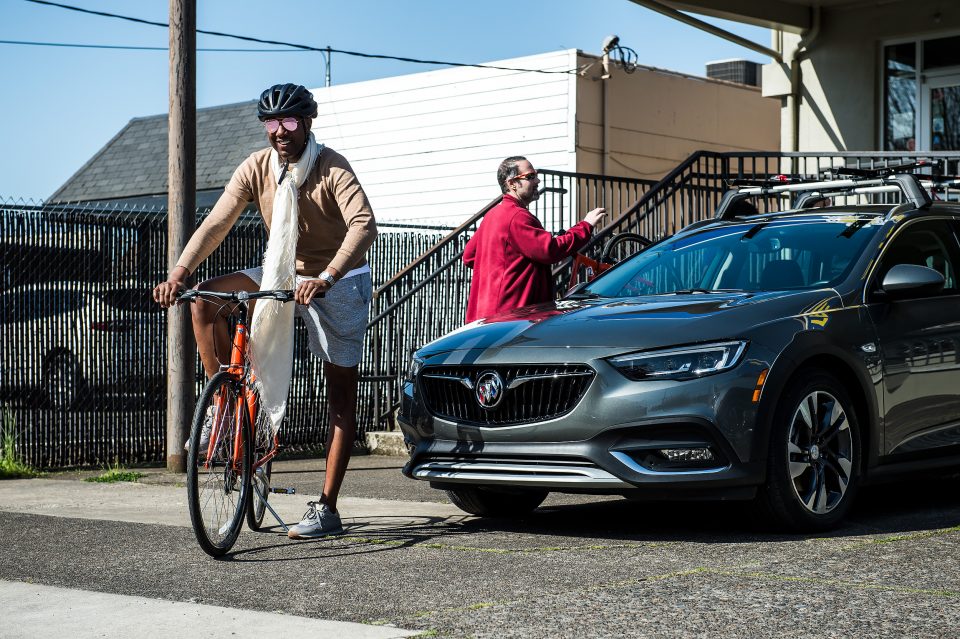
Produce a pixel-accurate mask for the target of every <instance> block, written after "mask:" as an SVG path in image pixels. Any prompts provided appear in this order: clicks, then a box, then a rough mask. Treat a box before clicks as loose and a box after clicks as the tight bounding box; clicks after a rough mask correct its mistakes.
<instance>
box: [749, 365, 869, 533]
mask: <svg viewBox="0 0 960 639" xmlns="http://www.w3.org/2000/svg"><path fill="white" fill-rule="evenodd" d="M861 464H862V454H861V446H860V428H859V424H858V422H857V415H856V413H855V411H854V407H853V402H852V401H851V400H850V396H849V394H848V393H847V391H846V389H845V388H844V386H843V384H842V383H840V381H839V380H837V378H836V377H834V376H833V375H831V374H829V373H827V372H826V371H823V370H819V369H804V370H801V371H799V372H798V373H797V374H796V375H795V376H794V378H793V379H792V380H791V381H790V383H789V386H788V388H787V390H786V391H785V392H784V394H783V395H782V396H781V397H780V399H779V401H778V408H777V410H776V412H775V414H774V418H773V423H772V425H771V430H770V446H769V452H768V455H767V481H766V484H765V485H764V486H763V487H762V488H761V489H760V492H759V494H758V502H759V506H760V507H761V509H762V510H763V511H764V513H765V514H766V515H767V517H768V519H770V520H771V522H772V523H773V524H774V525H776V526H778V527H783V528H786V529H788V530H790V531H794V532H816V531H823V530H828V529H830V528H833V527H834V526H836V525H837V524H838V523H839V522H840V520H842V519H843V517H844V516H845V515H846V514H847V511H849V510H850V506H851V504H852V503H853V499H854V497H855V495H856V492H857V488H858V486H859V482H860V475H861Z"/></svg>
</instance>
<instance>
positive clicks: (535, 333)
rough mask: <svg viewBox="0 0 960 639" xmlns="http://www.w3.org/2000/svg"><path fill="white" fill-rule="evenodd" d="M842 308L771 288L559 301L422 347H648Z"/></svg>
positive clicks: (818, 293) (823, 297) (424, 352)
mask: <svg viewBox="0 0 960 639" xmlns="http://www.w3.org/2000/svg"><path fill="white" fill-rule="evenodd" d="M840 305H841V302H840V299H839V297H838V295H837V293H836V291H834V290H833V289H823V290H815V291H796V292H793V291H791V292H783V291H781V292H773V293H770V292H764V293H694V294H681V295H657V296H647V297H632V298H618V299H599V300H590V299H588V300H558V301H556V302H553V303H550V304H541V305H538V306H530V307H526V308H522V309H518V310H515V311H511V312H509V313H505V314H502V315H497V316H494V317H491V318H487V319H483V320H478V321H476V322H472V323H470V324H467V325H465V326H463V327H461V328H459V329H457V330H455V331H453V332H452V333H448V334H447V335H445V336H443V337H441V338H440V339H437V340H435V341H433V342H431V343H430V344H428V345H426V346H424V347H423V348H421V349H420V350H419V351H418V356H420V357H432V356H434V355H439V354H441V353H449V352H453V351H474V352H476V351H478V350H480V351H487V352H488V354H489V353H492V352H496V351H500V350H503V349H516V348H550V349H556V348H589V349H591V350H597V351H598V355H599V354H600V353H602V352H603V351H622V350H623V349H624V348H629V349H635V350H644V349H648V348H657V347H661V346H670V345H673V344H691V343H697V342H704V341H709V340H717V339H730V338H736V337H740V336H743V335H744V334H745V333H747V332H748V331H749V330H750V329H751V328H755V327H757V326H760V325H763V324H768V323H770V322H775V321H779V320H783V319H785V318H790V317H796V316H801V315H806V314H811V313H817V312H823V310H825V309H828V308H829V309H836V308H838V307H839V306H840Z"/></svg>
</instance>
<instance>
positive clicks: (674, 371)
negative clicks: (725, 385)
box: [607, 342, 747, 381]
mask: <svg viewBox="0 0 960 639" xmlns="http://www.w3.org/2000/svg"><path fill="white" fill-rule="evenodd" d="M746 348H747V343H746V342H722V343H719V344H703V345H700V346H687V347H683V348H671V349H665V350H657V351H646V352H644V353H630V354H629V355H619V356H617V357H611V358H610V359H608V360H607V361H608V362H610V363H611V364H613V366H614V367H615V368H616V369H617V370H618V371H620V372H621V373H623V375H624V376H625V377H627V378H628V379H632V380H637V381H640V380H654V379H695V378H698V377H703V376H704V375H712V374H714V373H719V372H721V371H725V370H729V369H731V368H733V367H734V366H736V365H737V364H738V363H740V356H741V355H743V351H744V350H746Z"/></svg>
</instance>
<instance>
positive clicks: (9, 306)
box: [0, 289, 85, 324]
mask: <svg viewBox="0 0 960 639" xmlns="http://www.w3.org/2000/svg"><path fill="white" fill-rule="evenodd" d="M0 300H2V301H0V305H2V306H0V309H2V311H0V318H2V323H4V324H10V323H13V322H26V321H29V320H37V319H45V318H48V317H53V316H55V315H60V314H63V313H70V312H73V311H78V310H80V309H82V308H83V307H84V304H85V299H84V296H83V294H82V293H80V292H79V291H65V290H61V289H54V290H45V289H38V290H27V291H24V290H20V291H7V292H5V293H3V296H2V298H0Z"/></svg>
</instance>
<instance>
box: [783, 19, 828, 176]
mask: <svg viewBox="0 0 960 639" xmlns="http://www.w3.org/2000/svg"><path fill="white" fill-rule="evenodd" d="M818 35H820V5H819V4H817V5H814V7H813V26H811V27H810V29H809V30H807V31H806V32H804V33H803V35H802V36H801V37H800V41H799V42H797V46H796V48H795V49H794V50H793V52H792V53H791V54H790V58H789V59H790V94H789V95H788V96H787V108H788V110H789V111H790V150H791V151H793V152H794V153H796V152H799V151H800V101H801V99H802V97H803V72H802V71H801V70H800V65H801V63H802V62H803V60H804V59H805V58H806V57H807V54H808V52H809V50H808V48H809V46H810V44H811V43H812V42H813V41H814V40H815V39H816V38H817V36H818ZM791 164H792V167H791V172H792V173H796V172H797V158H793V160H792V162H791Z"/></svg>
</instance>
